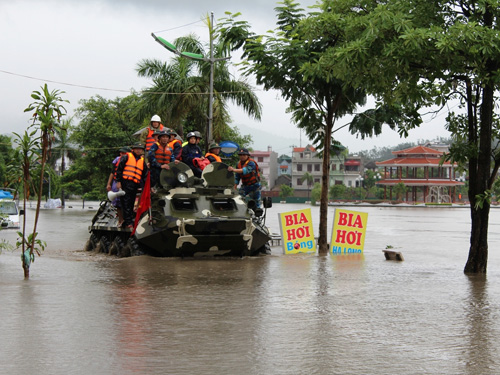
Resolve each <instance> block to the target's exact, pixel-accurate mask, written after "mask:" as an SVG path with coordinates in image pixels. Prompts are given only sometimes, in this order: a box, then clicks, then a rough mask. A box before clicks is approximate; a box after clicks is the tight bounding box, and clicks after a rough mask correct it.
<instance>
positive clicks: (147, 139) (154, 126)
mask: <svg viewBox="0 0 500 375" xmlns="http://www.w3.org/2000/svg"><path fill="white" fill-rule="evenodd" d="M155 130H157V131H161V130H164V129H163V125H162V123H161V118H160V116H158V115H154V116H153V117H151V121H150V122H149V126H148V127H147V128H146V129H144V131H143V132H142V133H141V135H140V138H139V141H140V142H141V143H144V144H145V145H146V152H148V151H149V149H150V148H151V146H152V145H153V144H154V143H155V142H156V141H155V139H154V136H153V134H154V132H155Z"/></svg>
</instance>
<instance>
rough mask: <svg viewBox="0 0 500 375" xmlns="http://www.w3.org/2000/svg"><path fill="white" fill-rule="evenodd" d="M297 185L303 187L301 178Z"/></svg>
mask: <svg viewBox="0 0 500 375" xmlns="http://www.w3.org/2000/svg"><path fill="white" fill-rule="evenodd" d="M297 185H298V186H302V179H301V178H299V179H298V180H297Z"/></svg>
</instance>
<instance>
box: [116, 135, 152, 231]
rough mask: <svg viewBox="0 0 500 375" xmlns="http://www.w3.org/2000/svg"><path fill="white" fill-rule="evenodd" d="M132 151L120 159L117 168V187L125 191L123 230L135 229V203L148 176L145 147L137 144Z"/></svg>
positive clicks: (123, 197)
mask: <svg viewBox="0 0 500 375" xmlns="http://www.w3.org/2000/svg"><path fill="white" fill-rule="evenodd" d="M131 149H132V152H129V153H127V154H126V155H125V156H122V157H121V158H120V162H119V163H118V167H117V168H116V181H117V184H116V186H117V188H118V189H122V190H123V191H125V195H123V196H122V197H120V198H121V204H122V209H123V225H122V227H123V228H133V227H134V225H133V224H134V219H135V213H134V203H135V199H136V196H137V193H138V192H139V190H140V189H141V187H142V186H143V185H144V181H145V179H146V175H147V165H146V162H145V161H144V145H143V144H142V143H136V144H135V145H133V146H132V147H131Z"/></svg>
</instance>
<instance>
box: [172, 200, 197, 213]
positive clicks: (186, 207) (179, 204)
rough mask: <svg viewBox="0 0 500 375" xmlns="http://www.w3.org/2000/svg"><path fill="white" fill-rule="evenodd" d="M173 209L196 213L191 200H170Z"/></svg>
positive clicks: (194, 204)
mask: <svg viewBox="0 0 500 375" xmlns="http://www.w3.org/2000/svg"><path fill="white" fill-rule="evenodd" d="M172 206H173V209H174V210H176V211H196V210H197V208H196V202H195V200H194V199H191V198H174V199H172Z"/></svg>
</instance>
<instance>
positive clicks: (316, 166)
mask: <svg viewBox="0 0 500 375" xmlns="http://www.w3.org/2000/svg"><path fill="white" fill-rule="evenodd" d="M319 166H320V165H319V164H314V171H315V172H319Z"/></svg>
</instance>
